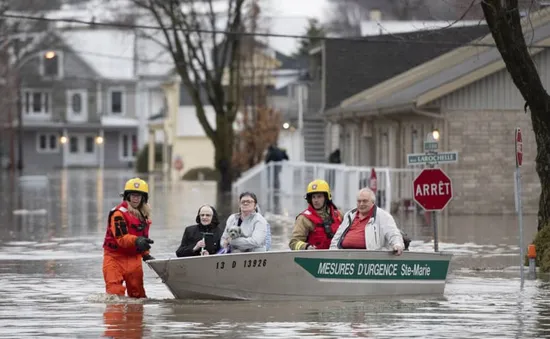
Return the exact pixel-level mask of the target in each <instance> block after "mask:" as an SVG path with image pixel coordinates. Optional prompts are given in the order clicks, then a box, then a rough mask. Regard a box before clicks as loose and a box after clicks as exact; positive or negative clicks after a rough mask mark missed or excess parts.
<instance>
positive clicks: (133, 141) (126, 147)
mask: <svg viewBox="0 0 550 339" xmlns="http://www.w3.org/2000/svg"><path fill="white" fill-rule="evenodd" d="M120 148H121V152H120V158H121V159H122V160H132V159H135V157H136V155H137V151H138V145H137V135H135V134H122V135H121V137H120Z"/></svg>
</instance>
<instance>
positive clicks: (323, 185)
mask: <svg viewBox="0 0 550 339" xmlns="http://www.w3.org/2000/svg"><path fill="white" fill-rule="evenodd" d="M313 193H326V194H327V198H328V200H332V194H331V193H330V186H329V185H328V182H326V181H324V180H322V179H317V180H313V181H312V182H310V183H309V185H307V194H306V199H307V196H308V195H310V194H313Z"/></svg>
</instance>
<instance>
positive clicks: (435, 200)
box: [413, 168, 453, 211]
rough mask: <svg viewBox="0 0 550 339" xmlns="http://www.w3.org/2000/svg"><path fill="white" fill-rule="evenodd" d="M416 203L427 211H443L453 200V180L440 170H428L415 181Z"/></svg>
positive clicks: (423, 171)
mask: <svg viewBox="0 0 550 339" xmlns="http://www.w3.org/2000/svg"><path fill="white" fill-rule="evenodd" d="M413 189H414V201H416V202H417V203H418V204H419V205H420V206H422V208H423V209H424V210H426V211H441V210H442V209H444V208H445V207H446V206H447V204H448V203H449V201H451V199H452V198H453V184H452V182H451V178H449V177H448V176H447V174H445V172H443V170H441V169H439V168H426V169H424V170H422V172H421V173H420V174H419V175H418V176H417V177H416V179H414V181H413Z"/></svg>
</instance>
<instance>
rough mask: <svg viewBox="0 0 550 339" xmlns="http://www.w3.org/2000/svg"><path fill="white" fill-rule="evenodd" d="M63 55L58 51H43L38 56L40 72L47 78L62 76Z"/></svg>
mask: <svg viewBox="0 0 550 339" xmlns="http://www.w3.org/2000/svg"><path fill="white" fill-rule="evenodd" d="M62 64H63V55H62V54H61V52H59V51H44V52H43V53H42V54H41V58H40V73H41V74H42V76H44V77H48V78H61V77H62V76H63V68H62Z"/></svg>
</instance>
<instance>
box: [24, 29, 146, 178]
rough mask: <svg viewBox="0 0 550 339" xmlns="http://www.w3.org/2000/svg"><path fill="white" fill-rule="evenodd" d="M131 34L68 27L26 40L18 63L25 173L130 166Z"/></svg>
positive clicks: (133, 146) (134, 147)
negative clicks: (73, 168)
mask: <svg viewBox="0 0 550 339" xmlns="http://www.w3.org/2000/svg"><path fill="white" fill-rule="evenodd" d="M133 39H135V36H134V34H133V33H132V32H131V31H128V30H121V29H103V28H101V29H90V28H81V29H75V28H73V29H66V30H59V31H53V32H47V33H45V34H42V35H40V36H36V37H35V40H34V41H33V42H32V43H28V42H27V44H25V45H24V46H25V48H27V49H28V50H27V51H25V53H24V55H25V56H24V57H23V58H21V59H20V61H19V63H18V64H17V68H18V69H19V74H20V105H19V106H20V107H19V108H20V110H21V115H22V120H21V123H22V129H23V166H24V169H25V171H28V172H39V171H45V170H48V169H53V168H63V167H106V168H127V167H131V166H132V165H133V162H134V161H135V157H136V153H137V151H138V125H139V121H138V116H137V113H136V112H137V107H136V106H137V105H136V103H137V102H138V101H137V93H138V92H137V85H138V78H137V77H136V75H135V69H134V66H133V65H134V64H135V62H134V61H135V53H134V48H132V46H134V40H133ZM23 43H24V42H22V44H23Z"/></svg>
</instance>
